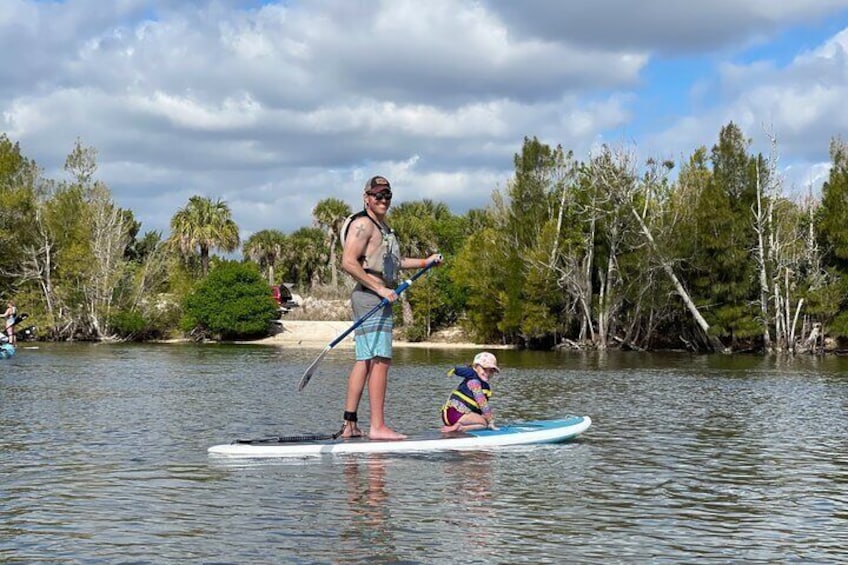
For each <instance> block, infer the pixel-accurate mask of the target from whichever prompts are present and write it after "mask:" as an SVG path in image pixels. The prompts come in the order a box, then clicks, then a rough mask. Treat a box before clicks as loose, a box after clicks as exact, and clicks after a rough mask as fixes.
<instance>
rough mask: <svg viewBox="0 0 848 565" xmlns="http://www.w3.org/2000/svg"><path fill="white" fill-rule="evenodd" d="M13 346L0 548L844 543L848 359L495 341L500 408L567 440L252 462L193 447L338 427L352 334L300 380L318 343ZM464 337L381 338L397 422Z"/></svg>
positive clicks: (791, 548)
mask: <svg viewBox="0 0 848 565" xmlns="http://www.w3.org/2000/svg"><path fill="white" fill-rule="evenodd" d="M21 345H23V346H24V347H21V348H20V349H19V351H18V355H17V356H15V357H14V358H13V359H10V360H6V361H2V362H0V372H2V373H1V376H0V446H2V447H0V473H2V474H0V562H2V563H85V564H88V563H239V564H241V563H251V564H255V563H459V562H465V563H562V562H569V563H645V562H652V563H699V564H700V563H729V562H745V563H775V562H778V563H780V562H815V563H829V562H839V561H841V562H846V561H847V560H848V549H846V548H848V359H842V358H825V359H818V358H809V357H804V358H801V359H795V360H779V359H776V358H760V357H738V356H709V357H698V356H690V355H687V354H665V355H655V354H652V355H647V354H639V353H615V354H612V353H611V354H606V355H601V354H595V353H593V354H586V355H583V354H575V353H554V352H545V353H534V352H517V351H503V352H498V356H499V360H500V362H501V367H503V369H504V371H503V373H502V375H501V376H499V377H497V378H496V380H495V390H496V394H495V397H494V403H495V407H496V414H497V415H498V417H499V419H500V420H501V421H502V422H505V421H514V420H521V419H540V418H554V417H558V416H562V415H564V414H568V413H575V414H585V415H589V416H591V417H592V419H593V421H594V423H593V426H592V427H591V428H590V429H589V430H588V431H587V432H586V434H585V435H584V436H583V437H582V439H581V440H579V441H577V442H575V443H571V444H565V445H556V446H537V447H527V448H514V449H508V450H501V451H497V452H479V453H440V454H427V455H405V456H336V457H323V458H315V459H305V460H295V461H267V460H266V461H259V462H253V463H247V464H246V463H244V462H242V463H235V462H226V461H221V460H216V459H210V458H209V457H208V456H207V453H206V449H207V448H208V447H209V446H210V445H214V444H218V443H228V442H229V441H231V440H232V439H234V438H237V437H261V436H264V435H292V434H298V433H324V432H330V433H331V432H334V431H336V430H337V429H338V427H339V425H340V423H341V422H340V416H341V412H342V404H343V396H344V388H345V378H346V373H347V369H348V367H349V363H350V361H349V359H350V356H351V352H350V350H340V351H332V352H331V353H330V355H328V357H327V358H326V359H325V360H324V361H323V363H322V364H321V366H320V369H319V371H318V373H317V374H316V375H315V377H314V378H313V379H312V381H311V383H310V385H309V386H308V387H307V389H306V390H305V391H304V392H302V393H298V392H296V390H295V388H296V383H297V381H298V379H299V378H300V375H301V374H302V373H303V371H304V370H305V368H306V367H307V366H308V364H309V363H310V362H311V361H312V359H314V357H315V356H316V355H317V354H318V353H319V350H311V349H304V350H293V349H277V348H274V347H263V346H249V345H231V346H191V345H93V344H39V345H38V349H27V348H26V345H27V344H21ZM472 353H473V352H472V351H462V350H420V349H404V350H399V351H398V350H396V359H395V366H394V368H393V369H392V377H391V378H392V381H391V383H390V388H389V400H388V406H387V413H388V416H389V421H390V422H391V423H392V424H393V425H394V426H395V427H396V428H398V429H400V430H402V431H409V432H412V431H420V430H423V429H427V428H434V427H436V426H437V425H438V409H439V407H440V405H441V403H442V402H443V401H444V398H445V397H446V395H447V394H448V393H449V392H450V390H451V387H452V385H453V383H454V381H453V380H452V379H451V378H449V377H447V376H446V375H445V371H446V369H447V368H449V367H450V366H451V365H452V364H458V363H463V362H467V361H469V360H470V357H471V354H472ZM367 414H368V409H367V402H366V403H365V405H364V406H363V407H362V408H361V410H360V417H361V419H362V420H363V421H364V422H365V423H367Z"/></svg>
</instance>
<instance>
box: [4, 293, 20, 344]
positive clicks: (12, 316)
mask: <svg viewBox="0 0 848 565" xmlns="http://www.w3.org/2000/svg"><path fill="white" fill-rule="evenodd" d="M2 316H3V317H4V318H6V335H7V336H9V343H11V344H12V345H15V342H16V341H17V340H16V339H15V322H16V321H17V317H18V309H17V307H16V306H15V303H14V302H12V301H11V300H10V301H9V303H8V304H7V306H6V311H5V312H3V314H2Z"/></svg>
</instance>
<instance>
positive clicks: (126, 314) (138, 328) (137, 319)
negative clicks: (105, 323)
mask: <svg viewBox="0 0 848 565" xmlns="http://www.w3.org/2000/svg"><path fill="white" fill-rule="evenodd" d="M109 327H111V328H112V331H113V332H115V334H116V335H118V336H119V337H122V338H125V339H132V338H135V337H144V333H145V330H146V328H147V323H146V322H145V320H144V316H142V315H141V313H139V312H131V311H127V310H122V311H119V312H115V313H113V314H112V315H111V316H110V317H109Z"/></svg>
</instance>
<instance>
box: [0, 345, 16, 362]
mask: <svg viewBox="0 0 848 565" xmlns="http://www.w3.org/2000/svg"><path fill="white" fill-rule="evenodd" d="M14 354H15V346H14V345H12V344H11V343H0V359H8V358H9V357H12V356H13V355H14Z"/></svg>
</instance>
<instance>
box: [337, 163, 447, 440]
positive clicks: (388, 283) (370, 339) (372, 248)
mask: <svg viewBox="0 0 848 565" xmlns="http://www.w3.org/2000/svg"><path fill="white" fill-rule="evenodd" d="M363 200H364V203H365V207H364V209H363V210H362V211H361V212H359V213H357V214H354V215H353V216H351V217H350V218H348V221H347V222H346V223H345V225H344V227H343V228H342V240H343V241H344V250H343V252H342V268H343V269H344V270H345V272H347V273H348V274H349V275H350V276H352V277H353V278H354V280H356V286H355V287H354V289H353V293H352V294H351V305H352V307H353V319H354V320H358V319H360V318H361V317H362V316H363V315H364V314H366V313H367V312H368V311H370V310H371V309H372V308H374V307H375V306H376V305H377V304H379V302H380V301H381V300H382V299H383V298H385V299H386V300H388V301H389V303H388V304H387V305H386V307H385V308H383V309H382V310H380V311H378V312H376V313H375V314H374V315H373V316H371V317H370V318H368V320H366V321H365V322H364V323H363V324H362V325H360V326H359V327H358V328H357V329H356V332H355V333H354V342H355V352H356V361H355V362H354V364H353V368H352V369H351V371H350V376H349V377H348V384H347V399H346V401H345V412H344V432H343V433H342V437H356V436H361V435H362V432H361V431H360V429H359V426H358V425H357V413H356V411H357V408H358V407H359V401H360V400H361V398H362V392H363V391H364V390H365V384H366V382H367V383H368V397H369V399H370V407H371V427H370V429H369V430H368V437H369V438H370V439H378V440H385V439H404V438H405V437H406V436H405V435H403V434H400V433H398V432H396V431H394V430H392V429H391V428H389V427H388V426H387V425H386V421H385V414H384V408H385V403H386V386H387V384H388V378H389V368H390V367H391V364H392V325H393V321H392V305H393V303H394V301H395V300H397V298H398V296H397V294H395V291H394V288H395V286H396V283H397V279H398V274H399V271H400V269H418V268H423V267H425V266H426V265H427V264H428V263H429V262H431V261H440V260H441V256H440V255H439V254H438V253H435V254H433V255H430V256H429V257H428V258H427V259H414V258H409V257H401V254H400V246H399V245H398V241H397V238H396V237H395V234H394V232H393V231H392V230H391V229H390V228H389V226H387V225H386V222H385V218H386V213H387V212H388V211H389V206H391V204H392V187H391V185H390V184H389V181H388V180H386V179H385V178H384V177H381V176H376V177H372V178H370V179H369V180H368V182H367V183H365V194H364V197H363Z"/></svg>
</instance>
